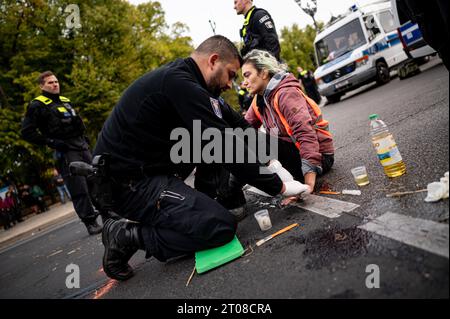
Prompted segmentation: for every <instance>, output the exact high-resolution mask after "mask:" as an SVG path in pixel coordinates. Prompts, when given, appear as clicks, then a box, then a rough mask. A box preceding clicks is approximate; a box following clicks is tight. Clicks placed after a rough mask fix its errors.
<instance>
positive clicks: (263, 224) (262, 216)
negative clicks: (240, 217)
mask: <svg viewBox="0 0 450 319" xmlns="http://www.w3.org/2000/svg"><path fill="white" fill-rule="evenodd" d="M255 218H256V220H257V221H258V224H259V227H260V228H261V230H262V231H266V230H269V229H270V228H272V222H271V221H270V216H269V211H268V210H267V209H263V210H260V211H258V212H256V213H255Z"/></svg>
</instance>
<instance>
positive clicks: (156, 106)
mask: <svg viewBox="0 0 450 319" xmlns="http://www.w3.org/2000/svg"><path fill="white" fill-rule="evenodd" d="M230 114H232V116H236V121H238V122H239V121H241V123H242V125H248V124H245V123H244V121H245V120H244V119H242V117H240V116H239V115H238V114H237V113H236V112H234V114H233V113H230ZM225 116H227V115H225ZM195 120H200V121H201V128H202V131H203V130H204V129H206V128H209V127H213V128H217V129H219V130H220V131H221V132H222V133H223V132H224V131H225V129H226V128H228V127H230V125H229V124H228V122H227V121H233V120H232V119H226V118H224V114H223V113H222V112H221V110H220V102H219V100H218V97H216V96H213V95H212V94H211V93H210V92H209V91H208V90H207V85H206V82H205V80H204V78H203V76H202V74H201V72H200V69H199V68H198V66H197V64H196V63H195V61H194V60H193V59H192V58H187V59H178V60H175V61H174V62H172V63H169V64H167V65H165V66H163V67H161V68H159V69H156V70H154V71H152V72H150V73H147V74H145V75H143V76H142V77H141V78H139V79H138V80H136V81H135V82H134V83H133V84H132V85H131V86H130V87H128V89H127V90H126V91H125V92H124V94H123V96H122V97H121V99H120V100H119V102H118V103H117V105H116V106H115V107H114V109H113V111H112V113H111V114H110V116H109V117H108V119H107V120H106V122H105V124H104V126H103V129H102V131H101V132H100V134H99V137H98V142H97V145H96V147H95V150H94V155H100V154H104V153H109V154H110V155H111V159H110V172H111V176H112V179H113V181H114V182H113V196H112V197H113V199H114V203H113V206H114V209H115V212H116V213H118V214H119V215H121V216H123V217H125V218H127V219H129V220H133V221H137V222H139V223H140V232H141V235H142V241H143V244H144V246H145V250H146V252H147V256H150V255H152V256H154V257H155V258H157V259H158V260H160V261H165V260H167V259H169V258H172V257H176V256H179V255H183V254H186V253H192V252H194V251H198V250H203V249H207V248H211V247H216V246H220V245H223V244H225V243H227V242H229V241H230V240H231V239H232V238H233V236H234V234H235V231H236V226H237V224H236V221H235V219H234V217H233V216H232V214H231V213H230V212H229V211H228V210H226V209H225V208H224V207H223V206H222V205H220V204H219V203H218V202H216V201H215V200H213V199H211V198H210V197H208V196H207V195H205V194H203V193H201V192H199V191H197V190H194V189H192V188H191V187H189V186H187V185H186V184H185V183H184V182H183V180H182V178H179V177H177V175H178V176H182V177H186V176H187V175H188V174H189V173H190V172H191V171H192V169H193V165H194V164H173V163H172V161H171V157H170V153H171V148H172V146H173V145H174V144H176V143H178V141H175V140H171V133H172V131H173V130H174V129H176V128H185V129H187V130H188V131H189V132H190V136H192V135H193V134H194V126H195V124H194V121H195ZM236 125H239V124H238V123H236ZM245 147H246V146H245ZM192 153H193V150H192V148H191V155H193V154H192ZM195 165H196V164H195ZM222 165H223V166H224V167H225V168H226V169H227V170H228V171H230V172H231V173H232V174H234V175H236V176H237V177H239V178H240V180H242V181H243V182H245V183H249V184H252V185H254V186H255V187H257V188H260V189H262V190H264V191H265V192H267V193H269V194H272V195H276V194H278V193H279V192H280V190H281V188H282V182H281V180H280V179H279V177H278V176H277V175H275V174H264V175H261V174H260V167H261V164H259V163H255V164H250V163H247V164H222Z"/></svg>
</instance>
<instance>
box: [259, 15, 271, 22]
mask: <svg viewBox="0 0 450 319" xmlns="http://www.w3.org/2000/svg"><path fill="white" fill-rule="evenodd" d="M269 19H270V18H269V16H268V15H267V14H266V15H265V16H264V17H262V18H261V19H259V23H264V22H265V21H267V20H269Z"/></svg>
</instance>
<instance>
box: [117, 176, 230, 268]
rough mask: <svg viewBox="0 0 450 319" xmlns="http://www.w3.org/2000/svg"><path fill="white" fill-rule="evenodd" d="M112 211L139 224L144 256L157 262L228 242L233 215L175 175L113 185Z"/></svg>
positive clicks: (125, 181) (123, 181)
mask: <svg viewBox="0 0 450 319" xmlns="http://www.w3.org/2000/svg"><path fill="white" fill-rule="evenodd" d="M113 198H114V200H115V204H114V207H115V212H116V213H117V214H119V215H121V216H122V217H124V218H127V219H129V220H132V221H135V222H138V223H140V227H141V232H142V239H143V241H144V245H145V248H146V253H147V257H149V256H154V257H155V258H156V259H158V260H160V261H166V260H168V259H169V258H173V257H177V256H181V255H185V254H189V253H193V252H196V251H200V250H204V249H208V248H213V247H218V246H221V245H224V244H226V243H228V242H230V241H231V240H232V239H233V236H234V235H235V232H236V227H237V223H236V221H235V219H234V217H233V215H232V214H231V213H230V212H229V211H228V210H226V209H225V208H224V207H223V206H221V205H220V204H219V203H217V202H216V201H215V200H213V199H211V198H209V197H208V196H206V195H205V194H202V193H200V192H198V191H196V190H194V189H192V188H191V187H189V186H187V185H186V184H185V183H184V182H183V181H182V180H181V179H179V178H177V177H175V176H168V175H160V176H152V177H144V178H141V179H139V180H122V182H118V183H114V184H113Z"/></svg>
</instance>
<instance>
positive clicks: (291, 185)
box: [281, 181, 309, 197]
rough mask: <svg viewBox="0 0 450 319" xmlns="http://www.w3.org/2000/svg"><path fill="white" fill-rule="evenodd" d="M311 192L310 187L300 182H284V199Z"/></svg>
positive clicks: (282, 192)
mask: <svg viewBox="0 0 450 319" xmlns="http://www.w3.org/2000/svg"><path fill="white" fill-rule="evenodd" d="M305 192H309V186H308V185H305V184H302V183H300V182H299V181H290V182H283V188H282V190H281V195H283V196H284V197H293V196H298V195H300V194H302V193H305Z"/></svg>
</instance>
